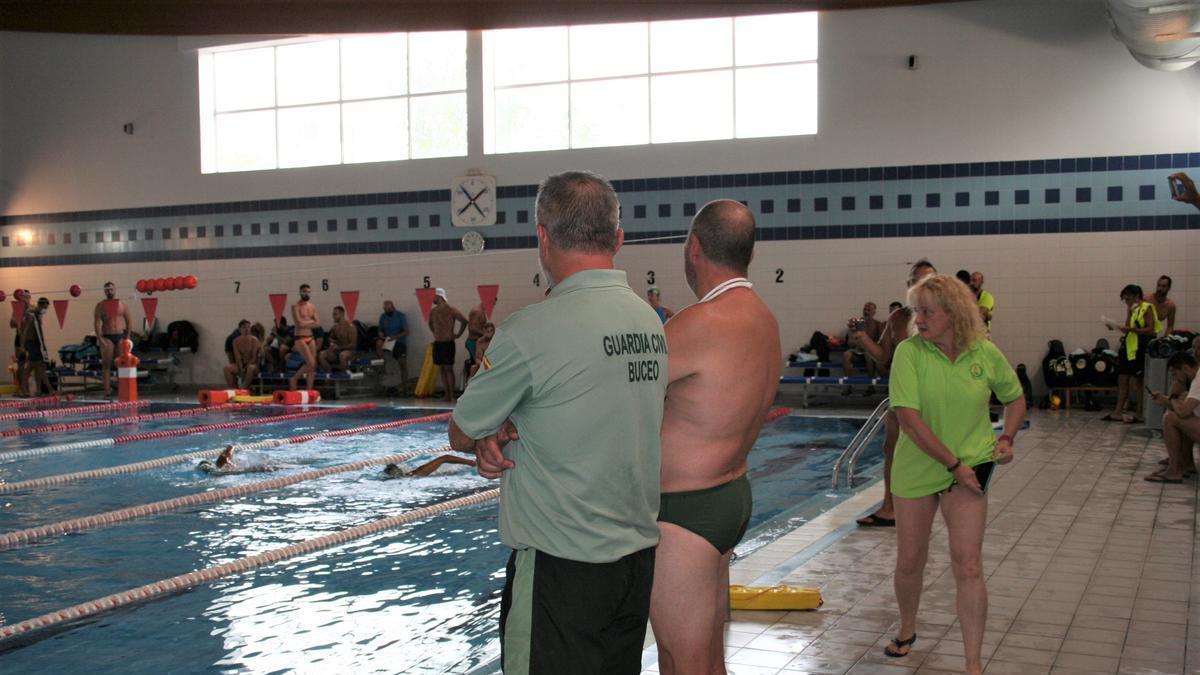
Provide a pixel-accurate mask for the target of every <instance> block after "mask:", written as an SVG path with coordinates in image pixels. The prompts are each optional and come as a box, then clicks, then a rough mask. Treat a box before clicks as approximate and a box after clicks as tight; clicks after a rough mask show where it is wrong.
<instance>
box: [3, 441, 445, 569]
mask: <svg viewBox="0 0 1200 675" xmlns="http://www.w3.org/2000/svg"><path fill="white" fill-rule="evenodd" d="M449 451H450V448H449V447H443V448H434V449H431V450H430V449H427V450H421V451H418V452H408V453H404V454H401V455H387V456H386V457H376V458H373V459H364V460H359V461H357V462H350V463H349V464H338V465H337V466H328V467H325V468H324V469H313V470H312V471H302V472H300V473H294V474H291V475H288V476H280V477H278V478H269V479H267V480H262V481H258V482H257V483H247V484H245V485H235V486H233V487H227V488H223V489H220V490H211V491H208V492H196V493H193V494H190V495H184V496H182V497H173V498H171V499H163V500H161V501H157V502H150V503H148V504H139V505H137V506H129V507H126V508H123V509H117V510H115V511H105V512H104V513H97V514H94V515H90V516H82V517H79V518H71V519H69V520H61V521H59V522H57V523H50V524H48V525H39V526H38V527H30V528H27V529H24V530H14V531H12V532H6V533H4V534H0V550H4V549H9V548H13V547H15V546H20V545H22V544H29V543H32V542H35V541H38V540H39V539H45V538H46V537H51V536H54V535H60V534H69V533H71V532H79V531H81V530H89V529H91V528H94V527H100V526H102V525H111V524H113V523H119V522H122V521H125V520H132V519H134V518H143V517H145V516H153V515H157V514H159V513H166V512H167V511H174V510H176V509H182V508H184V507H188V506H198V505H200V504H211V503H213V502H219V501H224V500H226V499H232V498H234V497H243V496H245V495H248V494H253V493H255V492H262V491H264V490H275V489H278V488H281V487H287V486H288V485H294V484H296V483H302V482H304V481H307V480H315V479H317V478H324V477H326V476H332V475H334V474H339V473H345V472H347V471H359V470H361V469H365V468H366V467H368V466H375V465H378V464H399V463H400V462H405V461H408V460H410V459H413V458H415V457H420V456H422V455H427V454H429V453H431V452H449Z"/></svg>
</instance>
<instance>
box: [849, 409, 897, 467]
mask: <svg viewBox="0 0 1200 675" xmlns="http://www.w3.org/2000/svg"><path fill="white" fill-rule="evenodd" d="M883 402H884V403H887V402H888V399H886V398H885V399H883ZM885 419H886V415H881V416H880V417H879V418H877V419H876V420H875V422H874V423H873V424H872V425H871V430H870V431H868V432H867V435H866V436H865V437H864V438H863V440H862V442H861V443H859V444H858V447H857V448H855V449H854V452H852V453H850V461H849V462H848V463H847V464H846V487H853V486H854V467H855V466H857V465H858V458H859V457H861V456H862V453H863V450H866V448H867V446H868V445H870V444H871V441H872V440H874V439H875V434H877V433H879V426H880V424H881V423H882V422H883V421H884V420H885Z"/></svg>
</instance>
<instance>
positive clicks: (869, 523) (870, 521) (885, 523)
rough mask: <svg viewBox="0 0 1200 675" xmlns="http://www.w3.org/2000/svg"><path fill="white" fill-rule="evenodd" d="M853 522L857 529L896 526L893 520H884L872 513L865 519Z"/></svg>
mask: <svg viewBox="0 0 1200 675" xmlns="http://www.w3.org/2000/svg"><path fill="white" fill-rule="evenodd" d="M854 522H856V523H858V526H859V527H895V526H896V519H895V518H884V517H883V516H879V515H876V514H874V513H872V514H871V515H869V516H866V517H865V518H859V519H858V520H856V521H854Z"/></svg>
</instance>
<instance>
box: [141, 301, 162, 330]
mask: <svg viewBox="0 0 1200 675" xmlns="http://www.w3.org/2000/svg"><path fill="white" fill-rule="evenodd" d="M142 311H143V312H145V313H146V325H147V326H151V325H154V314H155V313H156V312H157V311H158V298H142Z"/></svg>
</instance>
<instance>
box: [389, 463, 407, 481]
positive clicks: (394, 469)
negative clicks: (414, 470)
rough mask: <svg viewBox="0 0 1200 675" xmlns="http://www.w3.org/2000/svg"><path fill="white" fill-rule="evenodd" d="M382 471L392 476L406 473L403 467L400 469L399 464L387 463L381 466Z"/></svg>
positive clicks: (395, 476)
mask: <svg viewBox="0 0 1200 675" xmlns="http://www.w3.org/2000/svg"><path fill="white" fill-rule="evenodd" d="M383 473H384V475H386V476H391V477H393V478H400V477H403V476H406V475H408V472H406V471H405V470H404V469H401V468H400V467H399V465H396V464H388V465H387V466H385V467H383Z"/></svg>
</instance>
